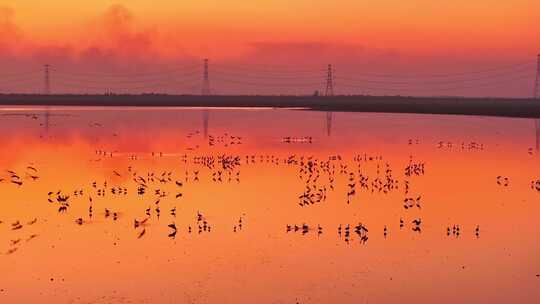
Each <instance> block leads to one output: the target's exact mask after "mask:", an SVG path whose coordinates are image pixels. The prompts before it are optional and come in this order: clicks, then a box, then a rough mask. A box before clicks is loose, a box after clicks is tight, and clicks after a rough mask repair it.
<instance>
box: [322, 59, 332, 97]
mask: <svg viewBox="0 0 540 304" xmlns="http://www.w3.org/2000/svg"><path fill="white" fill-rule="evenodd" d="M324 95H325V96H334V75H333V70H332V65H331V64H329V65H328V72H327V75H326V90H325V92H324Z"/></svg>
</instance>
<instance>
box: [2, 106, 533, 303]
mask: <svg viewBox="0 0 540 304" xmlns="http://www.w3.org/2000/svg"><path fill="white" fill-rule="evenodd" d="M1 113H2V114H6V115H2V116H1V118H0V126H1V127H2V130H3V131H4V132H3V133H2V135H1V137H0V138H1V140H2V143H3V144H2V149H1V150H0V168H1V169H2V173H1V174H0V178H3V179H4V181H3V182H1V183H0V189H1V191H2V194H3V197H2V204H1V205H0V221H2V224H0V252H2V255H0V270H1V271H2V274H3V275H2V279H1V280H0V289H1V290H2V291H1V292H0V302H1V303H297V302H298V303H338V302H339V303H364V302H366V303H367V302H375V303H394V302H400V303H413V302H414V303H419V302H420V303H433V302H437V303H464V302H465V303H479V302H486V303H488V302H489V303H508V302H521V303H535V302H538V301H540V292H539V289H538V284H540V278H539V277H538V274H540V265H539V260H538V254H539V253H540V252H539V249H540V247H539V246H540V245H539V244H540V243H539V242H538V237H537V235H536V232H537V231H538V230H539V228H540V223H539V222H538V220H537V217H538V216H537V214H538V212H539V211H540V192H539V191H537V190H535V189H532V188H531V181H534V180H538V179H540V170H539V169H540V162H539V161H538V160H539V156H538V153H539V152H538V149H537V148H536V146H535V145H536V143H537V140H538V138H539V134H540V131H538V129H535V122H534V121H531V120H525V119H499V118H482V117H458V116H421V115H390V114H353V113H334V114H333V115H332V116H331V121H328V116H327V115H326V114H325V113H318V112H307V111H281V110H280V111H277V110H264V111H248V110H235V111H225V110H211V111H206V112H205V111H201V110H178V109H167V110H157V109H148V110H137V109H127V110H120V109H112V110H104V109H99V110H96V109H81V108H79V109H66V108H58V109H48V110H47V111H46V110H45V109H39V108H37V109H36V108H24V109H14V110H9V111H7V110H4V111H2V112H1ZM45 113H49V114H48V115H45ZM205 113H206V114H205ZM15 114H16V115H15ZM19 114H28V115H19ZM537 125H538V124H536V126H537ZM205 128H206V129H207V132H208V135H207V136H206V137H205V136H204V133H205V131H204V130H205ZM328 128H331V130H330V131H331V132H329V130H328ZM225 134H226V135H225ZM231 136H233V137H234V138H233V139H231ZM287 136H289V137H292V138H293V140H292V141H296V142H293V143H284V142H282V140H283V137H287ZM238 137H239V138H238ZM304 137H311V143H308V142H307V141H306V140H303V139H304ZM212 139H213V140H212ZM225 139H226V140H225ZM232 141H235V144H231V142H232ZM209 142H212V145H209ZM240 142H241V144H239V143H240ZM449 143H451V146H450V144H449ZM101 151H106V152H101ZM111 153H112V156H111ZM223 155H225V156H231V157H236V156H238V157H239V164H237V165H236V166H234V168H233V169H231V170H229V171H227V170H223V169H222V168H221V169H219V166H218V167H216V168H213V169H210V168H208V167H206V166H204V165H201V164H197V163H196V160H197V157H200V156H207V157H214V159H217V157H218V156H223ZM338 155H339V157H340V158H341V160H338V159H337V157H335V158H336V160H331V161H329V159H330V158H331V157H332V156H338ZM246 156H248V158H246ZM252 156H255V157H252ZM369 156H373V157H374V158H375V159H374V160H371V161H369ZM379 156H380V157H382V160H377V157H379ZM184 157H185V158H184ZM302 157H304V159H303V161H304V163H306V164H307V162H308V158H309V157H312V159H311V160H312V161H313V162H316V163H317V164H327V165H328V166H329V168H332V169H331V170H329V171H330V172H326V171H324V170H322V169H321V170H320V177H319V179H318V180H317V181H316V182H313V181H311V182H310V183H309V184H310V185H311V186H313V187H318V188H323V187H326V188H325V189H326V190H325V194H326V200H324V201H321V202H318V203H315V204H313V205H309V206H304V207H301V206H300V205H299V203H301V202H302V200H301V199H299V196H300V195H301V194H302V193H303V192H304V191H305V189H306V181H307V179H308V176H309V173H307V172H304V173H301V165H300V163H301V162H302ZM411 157H412V162H413V163H424V164H425V174H420V175H413V176H412V177H406V176H405V175H404V170H405V167H406V166H407V165H408V164H409V163H410V159H411ZM359 158H361V159H362V160H361V161H357V160H358V159H359ZM184 159H185V160H186V161H184ZM355 159H356V160H355ZM364 159H367V161H365V160H364ZM287 160H288V161H287ZM359 164H360V167H359ZM386 164H388V166H389V167H388V168H390V169H391V170H392V178H393V179H394V180H395V182H396V185H397V189H395V188H393V189H391V190H390V191H389V192H388V193H387V194H384V193H383V192H379V191H378V190H375V191H374V192H373V193H372V192H371V188H372V186H371V184H370V183H371V181H373V179H375V178H376V177H377V165H379V176H380V177H381V178H383V177H385V176H386V174H385V170H386V169H387V167H386ZM344 166H347V167H346V168H345V167H344ZM28 167H35V168H36V169H37V173H35V174H34V172H33V170H32V169H29V168H28ZM7 170H10V171H13V172H15V173H16V174H17V175H18V176H20V180H21V181H22V182H23V184H22V185H21V186H18V185H17V184H14V183H12V182H11V181H12V180H13V177H12V174H11V173H8V172H7ZM359 170H360V171H359ZM217 171H221V172H223V173H222V178H221V182H220V181H219V178H217V174H218V173H217ZM332 171H334V174H332V173H331V172H332ZM341 171H343V172H341ZM164 172H165V174H164V175H163V173H164ZM168 172H171V174H170V175H169V174H168ZM195 172H199V173H197V174H196V173H195ZM229 172H230V181H229ZM151 173H154V176H155V179H154V182H151V181H149V180H148V177H149V174H151ZM351 173H353V175H354V176H353V181H352V183H355V184H356V185H355V190H356V195H354V196H351V197H350V203H349V204H347V192H349V191H350V186H348V184H349V183H351V181H349V175H350V174H351ZM360 174H362V176H365V177H369V185H368V189H362V188H361V187H360ZM30 175H37V176H39V178H38V179H36V180H35V181H34V180H32V178H30V177H29V176H30ZM300 175H301V176H302V178H300ZM138 176H141V177H143V178H144V179H145V180H147V181H146V185H147V188H146V193H145V194H144V195H139V194H137V188H138V187H139V185H138V182H135V181H134V180H133V178H137V177H138ZM162 176H165V177H168V176H170V178H171V179H170V181H169V180H168V179H165V180H164V181H163V182H160V181H158V179H159V178H161V177H162ZM498 176H501V178H499V181H501V179H504V178H506V177H507V178H508V186H504V182H502V183H501V182H500V183H499V184H498V183H497V181H498V179H497V177H498ZM196 177H198V181H196V180H195V179H196ZM237 177H238V179H239V181H238V180H237ZM213 178H216V181H214V180H213ZM330 179H333V180H334V182H333V183H332V186H333V187H334V189H333V190H331V189H330ZM15 180H17V179H15ZM405 180H408V181H409V191H408V193H407V194H405V184H404V183H405ZM93 182H96V186H95V187H94V186H93ZM105 182H106V183H107V186H106V187H105V185H104V183H105ZM176 182H179V183H182V186H181V187H180V186H178V185H177V184H176ZM139 183H140V182H139ZM117 187H121V188H122V189H123V188H126V189H127V191H128V194H127V195H124V194H118V191H117V190H115V192H116V194H113V193H112V189H113V188H115V189H116V188H117ZM98 189H99V190H101V189H103V190H105V193H106V194H105V196H104V197H103V196H98V194H97V192H98ZM157 189H159V190H160V191H161V193H163V192H165V193H166V194H167V196H165V197H161V198H158V197H157V196H156V192H155V190H157ZM80 190H82V191H83V195H77V196H75V195H74V191H80ZM50 191H51V192H54V193H56V192H57V191H61V192H62V193H64V194H66V195H69V196H70V198H69V208H68V209H67V211H66V212H65V213H59V212H58V208H59V206H60V204H59V203H58V202H57V201H56V198H57V196H56V194H53V195H52V196H48V192H50ZM178 193H182V196H181V197H179V198H176V195H177V194H178ZM417 196H421V208H418V207H416V206H413V207H412V208H409V209H405V208H404V207H403V201H404V198H407V197H414V198H416V197H417ZM49 197H52V200H53V203H50V202H48V201H47V199H48V198H49ZM90 197H91V198H92V202H90ZM158 199H159V200H160V202H159V204H157V205H156V204H155V202H156V201H157V200H158ZM90 205H92V209H93V216H92V218H90V217H89V210H88V209H89V206H90ZM157 206H159V208H160V217H159V218H158V217H157V212H156V208H157ZM147 208H150V214H151V215H150V217H149V220H148V222H147V223H146V224H145V225H143V227H138V228H134V227H133V225H134V220H135V219H138V220H143V219H144V218H147V215H146V209H147ZM173 208H176V216H173V215H171V209H173ZM105 209H108V210H110V212H111V213H113V212H116V213H117V214H118V219H117V220H114V219H113V217H112V216H109V217H106V216H105ZM197 212H200V213H202V214H203V215H204V217H205V219H206V221H207V224H208V225H209V226H211V227H212V229H211V231H210V232H204V231H203V232H202V233H200V234H199V233H198V228H197V226H198V224H197V218H196V217H197ZM78 218H82V219H83V221H84V223H83V225H78V224H76V223H75V220H76V219H78ZM240 218H242V220H243V223H242V224H243V225H242V229H239V227H238V221H239V219H240ZM33 219H37V222H36V223H35V224H32V225H29V222H31V221H32V220H33ZM400 219H403V221H404V227H403V228H401V229H400ZM415 219H421V220H422V224H421V228H422V232H421V233H418V232H414V231H412V228H414V224H413V223H412V221H413V220H415ZM17 221H19V222H20V223H21V225H22V226H23V227H22V228H21V229H18V230H12V227H14V226H12V224H13V223H15V222H17ZM359 222H361V223H362V224H363V225H365V226H366V227H367V228H368V230H369V232H368V235H369V239H368V241H367V242H366V243H365V244H361V243H360V241H359V236H357V235H356V234H355V233H353V232H352V229H353V228H352V227H354V226H355V225H357V224H358V223H359ZM172 223H175V225H176V226H177V229H178V230H177V234H176V237H175V238H174V239H173V238H171V237H168V235H169V234H170V233H171V231H172V228H170V227H168V225H169V224H172ZM303 223H306V224H308V225H310V227H312V229H310V230H309V232H308V233H307V234H305V235H303V234H302V233H301V231H298V232H296V233H295V232H293V231H291V232H288V233H287V232H286V226H287V225H295V224H297V225H301V224H303ZM340 224H341V225H342V227H343V229H344V227H345V225H347V224H350V225H351V237H350V240H349V242H348V243H347V242H345V240H344V239H345V237H344V233H342V234H341V236H340V235H339V234H338V226H339V225H340ZM318 225H320V226H321V227H322V228H323V230H322V231H323V233H322V234H320V235H319V234H318V233H317V230H316V227H317V226H318ZM454 225H459V227H460V229H461V230H460V235H459V237H456V236H455V235H451V236H447V230H446V229H447V227H453V226H454ZM189 226H191V227H192V232H191V233H189V232H188V227H189ZM385 226H386V227H387V229H388V230H387V231H388V235H387V237H386V238H385V237H384V233H383V231H384V227H385ZM477 226H479V227H480V235H479V237H476V235H475V228H476V227H477ZM235 227H236V229H237V230H236V232H234V229H235ZM142 229H145V234H144V236H142V237H141V238H138V236H139V234H140V233H141V231H142ZM32 235H37V236H36V237H35V238H32V239H29V238H30V237H31V236H32ZM19 239H20V241H19V242H17V243H16V244H14V242H16V241H17V240H19ZM14 248H17V249H16V251H13V249H14ZM10 251H13V252H12V253H9V252H10ZM8 253H9V254H8Z"/></svg>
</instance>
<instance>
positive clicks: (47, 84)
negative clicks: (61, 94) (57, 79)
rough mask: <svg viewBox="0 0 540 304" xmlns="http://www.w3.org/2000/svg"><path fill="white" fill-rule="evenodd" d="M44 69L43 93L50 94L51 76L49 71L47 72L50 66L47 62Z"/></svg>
mask: <svg viewBox="0 0 540 304" xmlns="http://www.w3.org/2000/svg"><path fill="white" fill-rule="evenodd" d="M44 67H45V70H44V73H45V75H44V77H45V79H44V88H43V90H44V91H43V93H45V95H49V94H51V77H50V73H49V68H50V66H49V65H48V64H46V65H45V66H44Z"/></svg>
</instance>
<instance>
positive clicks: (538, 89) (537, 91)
mask: <svg viewBox="0 0 540 304" xmlns="http://www.w3.org/2000/svg"><path fill="white" fill-rule="evenodd" d="M534 98H535V99H538V98H540V54H538V57H537V62H536V82H535V83H534Z"/></svg>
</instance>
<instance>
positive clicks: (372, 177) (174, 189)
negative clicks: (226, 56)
mask: <svg viewBox="0 0 540 304" xmlns="http://www.w3.org/2000/svg"><path fill="white" fill-rule="evenodd" d="M196 135H200V132H198V131H197V132H192V133H190V134H188V136H187V137H188V138H191V137H194V136H196ZM207 139H208V146H209V147H211V146H216V145H223V146H224V147H227V146H231V145H240V144H242V137H239V136H233V135H230V134H227V133H225V134H224V135H219V136H213V135H209V136H208V137H207ZM312 141H313V138H312V137H310V136H305V137H284V138H283V139H282V142H283V143H296V142H299V143H312ZM408 144H409V145H413V144H419V140H418V139H410V140H409V141H408ZM438 147H439V148H451V147H452V143H450V142H439V144H438ZM461 147H462V149H468V150H482V149H483V145H482V144H478V143H475V142H471V143H468V144H465V143H462V144H461ZM95 155H96V156H97V157H99V159H101V158H109V157H114V156H118V155H121V154H120V153H118V152H117V151H106V150H103V149H97V150H95ZM150 155H151V157H153V158H154V157H163V156H164V155H166V154H164V153H163V152H151V154H150ZM139 156H140V155H129V157H128V158H129V159H130V160H136V159H138V157H139ZM175 157H176V158H177V159H178V160H179V162H180V163H183V164H186V168H187V167H190V166H192V167H196V169H186V170H185V171H183V174H182V173H180V174H179V173H178V172H177V170H174V169H171V170H164V171H156V172H154V171H151V172H140V171H137V170H136V169H135V167H134V164H130V165H129V166H128V167H127V169H123V168H117V169H115V170H112V176H114V177H115V178H122V179H124V180H127V181H129V182H122V183H120V184H114V183H113V182H112V181H107V180H105V181H97V180H94V181H91V182H90V183H89V185H83V186H80V187H77V189H75V190H67V191H66V190H54V191H49V192H48V193H47V196H46V200H47V202H48V203H49V204H50V205H51V206H54V208H56V210H57V211H58V213H60V214H71V213H70V208H71V207H72V205H73V204H74V203H76V204H78V203H80V200H81V199H82V200H86V201H87V203H88V209H87V210H88V213H87V216H80V215H79V216H76V218H75V220H74V222H75V224H76V225H79V226H82V225H84V224H86V223H89V222H91V221H92V219H93V218H94V213H95V211H96V210H95V208H96V207H95V205H94V202H95V200H97V199H100V200H101V201H104V200H109V199H114V198H119V197H128V194H129V193H135V194H136V195H137V196H138V197H140V198H143V200H145V201H148V197H150V199H151V200H152V201H153V203H151V204H147V205H146V206H144V207H143V210H142V211H143V212H142V214H143V216H142V218H139V219H137V218H136V219H133V220H132V221H133V228H134V229H135V236H136V237H137V238H139V239H140V238H143V237H144V236H145V235H147V232H148V231H147V230H148V229H149V226H148V224H149V223H150V222H151V221H152V220H153V217H155V219H157V220H159V219H160V217H161V216H162V210H163V209H164V208H165V207H162V202H163V201H165V200H173V201H174V200H181V199H182V198H183V196H184V191H183V186H184V184H186V183H197V182H200V180H201V178H202V177H201V175H200V172H201V171H203V170H204V171H207V172H209V174H208V176H209V181H212V182H214V183H224V182H229V183H231V182H235V183H240V181H241V179H240V177H241V174H240V168H241V167H242V166H248V165H254V164H271V165H275V166H286V167H289V168H293V169H295V170H297V173H298V174H297V177H298V179H299V181H300V182H301V184H302V188H303V189H302V190H301V192H300V194H299V195H298V206H300V207H303V208H307V207H310V206H313V205H317V204H324V203H326V202H328V197H329V196H330V193H331V192H334V193H335V192H338V193H337V196H338V197H343V200H344V202H345V203H346V204H352V203H355V202H357V201H358V200H357V199H356V197H357V196H358V195H359V194H360V193H362V192H364V193H368V194H380V195H388V194H390V193H393V192H399V190H401V194H400V195H403V205H402V206H403V208H404V209H405V210H411V209H416V210H418V211H420V210H421V209H422V205H423V203H424V202H423V197H422V195H421V194H420V193H416V194H415V195H411V193H410V192H411V189H412V188H413V187H412V185H413V184H414V180H415V179H416V178H418V177H421V176H423V175H425V173H426V163H425V162H424V161H419V160H415V159H414V157H413V156H410V157H409V160H408V163H407V164H406V165H405V167H404V168H403V169H402V170H401V173H402V176H403V177H402V178H398V177H397V176H396V174H395V172H396V171H395V170H394V168H392V166H391V164H390V163H389V162H388V161H385V159H384V158H383V157H382V156H381V155H368V154H358V155H355V156H354V157H353V158H352V162H348V161H346V160H345V157H344V156H342V155H330V156H329V157H327V158H318V157H315V156H306V155H297V154H292V155H288V156H278V155H271V154H264V155H256V154H248V155H243V156H242V155H227V154H204V155H193V154H189V155H188V153H184V154H183V155H176V156H175ZM188 165H189V166H188ZM373 169H375V170H374V171H375V174H369V172H368V171H370V170H373ZM6 173H7V176H6V177H5V178H0V182H9V183H11V184H14V185H15V186H17V187H22V186H23V184H24V183H25V182H27V181H32V182H36V181H38V180H39V179H40V177H39V176H38V169H37V168H36V166H35V165H29V166H27V167H26V168H25V170H24V172H23V173H22V174H19V173H17V172H15V171H12V170H7V171H6ZM182 175H183V176H182ZM398 175H400V174H398ZM338 181H339V182H341V181H345V182H344V183H339V182H338ZM496 182H497V184H498V185H500V186H504V187H508V186H509V178H508V177H504V176H497V178H496ZM343 188H345V191H344V192H341V191H342V190H343ZM531 188H532V189H533V190H535V191H538V192H540V180H533V181H531ZM340 193H341V194H340ZM74 201H76V202H74ZM115 206H116V207H115V208H111V207H106V208H103V209H101V210H102V214H103V217H104V218H105V219H110V220H112V221H113V222H116V221H118V220H120V218H121V215H122V214H123V213H122V211H121V210H118V208H120V206H117V205H115ZM163 212H167V213H168V214H169V215H170V216H171V217H172V222H169V223H168V224H167V227H168V228H169V229H170V230H169V232H168V235H167V236H168V237H169V238H172V239H174V238H176V236H177V233H179V232H182V231H185V232H186V233H199V234H201V233H209V232H211V231H213V226H211V225H210V223H209V221H208V219H207V218H206V217H205V216H204V215H203V214H202V213H201V212H199V211H198V212H197V214H196V216H195V221H194V222H193V223H192V224H188V225H186V226H181V225H177V223H176V221H175V220H174V219H175V218H176V214H177V208H176V206H172V207H170V206H169V207H167V208H166V209H165V210H163ZM244 216H245V214H244V215H243V216H241V217H240V218H239V219H238V221H237V222H236V224H235V225H234V226H233V227H232V231H233V232H235V233H236V232H240V231H242V230H243V228H244V221H245V220H244ZM36 221H37V219H35V220H32V221H30V222H28V223H27V225H33V224H34V223H36ZM409 221H410V223H411V225H412V226H411V228H410V229H411V230H412V231H413V232H415V233H421V232H422V220H421V219H420V218H414V219H413V220H409ZM405 222H406V221H405V220H404V219H403V218H402V219H400V223H399V229H400V230H401V229H403V228H404V226H405ZM0 224H2V222H1V221H0ZM390 226H391V225H388V224H386V225H384V227H382V228H383V229H382V235H383V237H384V238H387V237H388V236H389V234H390V230H389V227H390ZM183 227H185V230H184V228H183ZM21 229H23V224H22V223H21V222H20V221H16V222H14V223H12V226H11V230H13V231H15V230H21ZM312 231H315V232H316V233H317V235H319V236H320V235H322V234H323V227H322V226H321V225H317V226H316V227H311V226H309V225H307V224H305V223H304V224H301V225H287V226H286V232H287V233H288V232H293V233H294V232H299V233H301V234H302V235H305V234H308V233H309V232H312ZM337 231H338V235H339V237H340V238H343V239H344V240H345V242H347V243H349V242H350V240H351V239H352V237H353V236H357V237H358V239H359V240H360V242H361V243H364V244H365V243H367V241H368V239H369V238H368V228H367V227H366V226H365V225H363V224H362V223H358V224H357V225H351V224H346V225H339V227H338V228H337ZM446 234H447V235H448V236H455V237H459V236H460V235H461V234H462V231H461V228H460V225H457V224H456V225H453V226H451V227H450V226H449V227H447V228H446ZM474 235H475V236H476V237H479V236H480V228H479V226H478V225H477V226H476V229H475V230H474ZM35 237H37V235H35V234H32V235H30V236H29V237H28V238H27V241H29V240H32V239H34V238H35ZM18 244H20V239H13V240H11V242H10V245H11V248H10V249H9V250H8V251H7V252H6V254H12V253H14V252H15V251H16V250H17V247H16V246H17V245H18Z"/></svg>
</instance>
